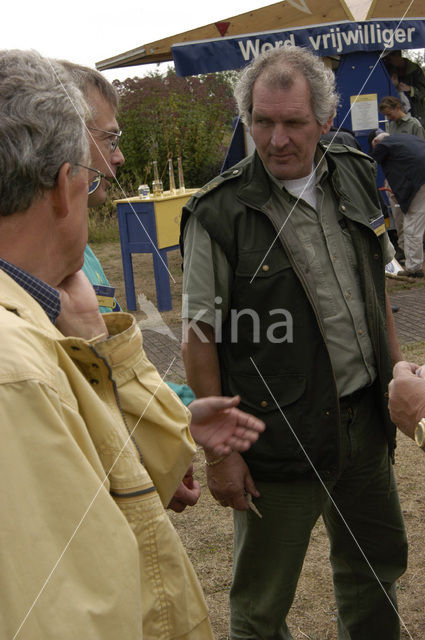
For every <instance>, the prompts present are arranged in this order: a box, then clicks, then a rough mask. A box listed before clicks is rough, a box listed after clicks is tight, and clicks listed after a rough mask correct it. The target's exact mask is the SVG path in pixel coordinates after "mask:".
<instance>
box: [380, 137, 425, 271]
mask: <svg viewBox="0 0 425 640" xmlns="http://www.w3.org/2000/svg"><path fill="white" fill-rule="evenodd" d="M372 157H373V158H374V159H375V160H376V161H377V162H379V163H380V165H381V166H382V170H383V172H384V174H385V177H386V179H387V180H388V183H389V185H390V187H391V190H392V192H393V194H394V196H395V198H396V199H397V202H398V204H399V205H400V208H401V210H402V212H403V214H404V219H403V231H404V247H403V249H404V253H405V256H406V268H405V270H404V271H400V272H399V274H398V275H403V276H409V277H413V278H423V277H424V272H423V270H422V264H423V259H424V253H423V236H424V231H425V140H421V139H419V138H418V137H417V136H412V135H409V134H407V133H403V134H400V135H395V136H390V135H389V134H388V133H379V135H376V136H375V137H374V138H373V140H372Z"/></svg>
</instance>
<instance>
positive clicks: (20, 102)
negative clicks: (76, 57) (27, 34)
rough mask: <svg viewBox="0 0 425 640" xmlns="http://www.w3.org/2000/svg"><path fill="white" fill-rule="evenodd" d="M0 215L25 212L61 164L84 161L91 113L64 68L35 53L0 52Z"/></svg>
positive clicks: (52, 182)
mask: <svg viewBox="0 0 425 640" xmlns="http://www.w3.org/2000/svg"><path fill="white" fill-rule="evenodd" d="M0 113H1V118H0V215H1V216H8V215H11V214H13V213H16V212H21V211H26V210H27V209H28V208H29V207H30V206H31V204H32V203H33V201H34V200H35V199H36V198H37V197H39V196H40V195H41V194H42V193H43V192H45V191H47V190H49V189H52V188H53V187H54V185H55V182H56V179H57V175H58V172H59V170H60V168H61V166H62V165H63V164H64V162H69V163H70V164H71V165H73V173H77V172H78V171H80V168H79V167H76V166H75V165H76V164H77V163H79V162H81V163H84V162H87V158H88V157H89V145H88V139H87V135H86V130H85V123H86V120H87V118H88V115H89V111H88V107H87V105H86V102H85V100H84V98H83V96H82V94H81V92H80V91H79V89H78V88H77V87H76V86H75V85H74V83H73V82H71V81H70V79H69V77H68V76H67V75H66V73H65V72H64V70H63V68H62V67H61V66H60V65H58V64H57V63H55V62H54V61H51V60H49V59H47V58H44V57H43V56H41V55H40V54H39V53H37V52H36V51H19V50H8V51H7V50H3V51H0Z"/></svg>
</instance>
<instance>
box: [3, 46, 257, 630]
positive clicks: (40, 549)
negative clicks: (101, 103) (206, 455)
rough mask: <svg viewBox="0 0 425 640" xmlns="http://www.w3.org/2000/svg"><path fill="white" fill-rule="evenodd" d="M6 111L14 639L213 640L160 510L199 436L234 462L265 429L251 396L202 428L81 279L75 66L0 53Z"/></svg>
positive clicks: (200, 413) (6, 433)
mask: <svg viewBox="0 0 425 640" xmlns="http://www.w3.org/2000/svg"><path fill="white" fill-rule="evenodd" d="M0 111H1V114H2V116H1V119H0V334H1V338H2V342H1V344H2V346H1V359H0V433H1V436H2V446H1V447H0V474H1V485H2V490H1V492H0V509H1V513H2V519H1V525H0V548H1V550H2V552H1V554H0V599H1V603H2V606H1V609H2V612H1V616H0V637H1V638H14V639H15V638H16V639H19V640H35V639H41V638H42V639H43V640H58V639H60V640H71V639H72V640H74V639H75V638H84V640H98V639H100V638H101V639H102V640H116V639H117V638H119V639H120V640H142V639H143V638H144V639H145V640H146V639H148V640H166V639H176V640H177V639H179V640H182V639H187V640H189V639H190V640H204V639H210V638H212V634H211V630H210V626H209V622H208V615H207V610H206V605H205V601H204V598H203V595H202V591H201V589H200V586H199V583H198V581H197V579H196V576H195V574H194V571H193V568H192V566H191V564H190V561H189V560H188V558H187V556H186V554H185V552H184V549H183V547H182V544H181V542H180V540H179V538H178V536H177V534H176V532H175V531H174V529H173V527H172V525H171V523H170V521H169V519H168V517H167V515H166V513H165V510H164V505H167V504H168V502H169V500H170V498H171V496H172V495H173V493H174V491H175V489H176V487H177V485H178V484H179V482H180V481H181V478H182V476H183V474H184V472H185V471H186V469H187V468H188V466H189V464H190V461H191V458H192V455H193V452H194V441H193V439H192V436H191V431H190V430H192V433H193V435H194V437H195V438H196V439H197V440H198V441H199V442H200V444H202V445H203V446H204V447H205V448H206V450H207V451H210V452H213V453H214V454H215V455H223V454H226V453H228V452H230V451H231V450H232V449H241V450H243V449H246V448H247V447H249V446H250V443H251V442H252V441H254V440H255V439H256V437H257V436H258V431H260V430H262V428H263V425H262V424H261V423H260V422H258V421H256V420H255V419H253V418H251V417H249V416H247V415H246V414H243V413H242V412H240V411H238V410H237V409H235V404H237V398H236V399H219V398H210V399H209V400H207V402H206V403H203V404H202V402H201V401H195V402H194V403H193V405H192V421H191V416H190V412H189V411H188V410H187V409H186V408H185V407H184V406H183V405H182V404H181V402H180V401H179V399H178V398H177V396H176V395H175V394H174V393H173V392H172V391H171V390H170V389H169V388H168V387H166V386H165V385H164V384H163V383H162V381H161V379H160V377H159V376H158V374H157V372H156V370H155V368H154V367H153V365H152V364H151V363H150V362H149V361H148V360H147V358H146V356H145V354H144V351H143V347H142V336H141V333H140V331H139V330H138V329H137V327H136V325H135V321H134V319H133V317H132V316H131V315H129V314H126V313H111V314H105V315H104V316H102V315H101V314H100V312H99V309H98V305H97V300H96V296H95V293H94V291H93V288H92V287H91V285H90V284H89V282H88V280H87V279H86V277H85V276H84V275H83V274H82V272H81V271H80V269H81V266H82V264H83V254H84V247H85V245H86V242H87V190H88V189H87V187H88V183H90V182H91V181H92V177H89V174H93V170H92V169H91V168H90V158H89V146H88V140H87V135H86V125H85V123H86V121H87V118H88V117H89V111H88V108H87V105H86V103H85V101H84V99H83V96H82V94H81V93H80V91H79V90H78V89H77V88H76V87H75V85H74V84H73V83H72V82H70V81H69V77H68V75H67V74H66V73H65V72H64V70H63V68H62V67H61V65H59V64H56V63H55V62H52V61H49V60H47V59H45V58H42V57H41V56H39V55H38V54H36V53H35V52H20V51H2V52H0ZM94 173H96V171H94Z"/></svg>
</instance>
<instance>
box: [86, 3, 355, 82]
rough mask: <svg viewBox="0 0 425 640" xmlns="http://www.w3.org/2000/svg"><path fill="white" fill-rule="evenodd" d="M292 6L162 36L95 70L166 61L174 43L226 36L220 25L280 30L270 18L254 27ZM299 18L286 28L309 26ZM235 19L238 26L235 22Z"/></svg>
mask: <svg viewBox="0 0 425 640" xmlns="http://www.w3.org/2000/svg"><path fill="white" fill-rule="evenodd" d="M301 3H302V0H301ZM338 4H339V6H340V9H341V10H342V13H343V14H345V17H346V19H347V20H352V21H353V20H354V17H353V14H352V13H351V11H350V9H349V7H348V5H347V4H346V2H345V0H339V3H338ZM289 6H291V5H289ZM289 6H288V4H287V3H286V2H276V3H273V4H270V5H267V6H266V7H260V8H259V9H252V10H251V11H246V12H244V13H240V14H238V15H236V16H232V17H230V18H226V19H225V20H218V21H217V22H212V23H210V24H207V25H203V26H201V27H196V28H194V29H190V30H189V31H184V32H182V33H178V34H175V35H173V36H168V37H166V38H161V39H160V40H155V41H154V42H150V43H148V44H145V45H142V46H140V47H137V48H136V49H130V50H129V51H125V52H124V53H120V54H118V55H116V56H112V57H111V58H106V59H105V60H100V61H99V62H96V69H98V70H99V71H104V70H106V69H115V68H118V67H129V66H132V65H135V64H151V63H155V62H166V61H167V60H170V61H171V60H172V59H173V56H172V53H171V47H172V45H174V44H181V43H185V42H192V41H198V40H213V39H217V38H220V35H226V32H225V33H223V34H220V30H219V29H220V27H219V25H226V24H227V25H228V26H236V27H237V24H238V23H239V24H242V25H243V24H246V23H248V24H250V26H249V27H248V28H247V27H242V29H243V31H239V32H238V33H229V36H234V37H238V36H242V35H245V34H249V33H262V32H265V31H268V30H270V31H272V30H273V29H275V30H276V31H277V30H278V29H277V28H276V21H271V22H270V26H269V27H266V28H261V29H260V30H258V28H256V27H255V24H256V23H258V19H259V16H261V17H262V18H263V20H264V16H267V15H268V14H270V13H271V12H272V11H274V10H281V9H282V8H286V7H288V8H289ZM335 9H336V7H335V4H333V5H332V10H333V11H335ZM299 18H300V19H299V25H296V24H294V23H293V22H291V24H288V27H287V28H291V27H292V28H296V27H297V26H299V27H302V26H307V25H309V23H308V20H309V18H308V12H306V13H304V15H303V12H302V11H300V16H299ZM235 22H236V25H235V24H234V23H235ZM272 22H274V24H272ZM310 24H311V23H310ZM231 30H232V29H231Z"/></svg>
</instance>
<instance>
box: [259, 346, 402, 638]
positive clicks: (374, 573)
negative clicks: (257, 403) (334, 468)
mask: <svg viewBox="0 0 425 640" xmlns="http://www.w3.org/2000/svg"><path fill="white" fill-rule="evenodd" d="M250 360H251V362H252V364H253V366H254V367H255V370H256V371H257V373H258V375H259V376H260V378H261V381H262V382H263V384H264V386H265V387H266V389H267V391H268V392H269V394H270V395H271V397H272V398H273V402H274V403H275V405H276V407H277V409H278V410H279V413H280V414H281V416H282V417H283V419H284V420H285V422H286V424H287V425H288V427H289V429H290V431H291V433H292V435H293V436H294V438H295V440H296V441H297V443H298V445H299V447H300V448H301V450H302V452H303V454H304V455H305V457H306V458H307V461H308V463H309V465H310V467H311V468H312V469H313V471H314V473H315V475H316V476H317V479H318V480H319V482H320V484H321V485H322V487H323V489H324V490H325V492H326V494H327V496H328V498H329V500H330V501H331V502H332V505H333V507H334V509H335V510H336V512H337V513H338V515H339V517H340V518H341V520H342V522H343V523H344V525H345V527H346V528H347V531H348V533H349V534H350V536H351V537H352V539H353V541H354V543H355V545H356V546H357V548H358V549H359V551H360V553H361V555H362V556H363V559H364V560H365V562H366V564H367V565H368V567H369V569H370V570H371V572H372V574H373V576H374V577H375V578H376V581H377V582H378V584H379V586H380V587H381V589H382V591H383V592H384V594H385V597H386V598H387V600H388V602H389V603H390V605H391V607H392V608H393V609H394V611H395V612H396V614H397V616H398V618H399V620H400V623H401V624H402V626H403V627H404V629H405V630H406V633H407V634H408V636H409V638H410V639H411V640H413V636H412V635H411V634H410V632H409V629H408V628H407V627H406V625H405V623H404V620H403V618H402V617H401V616H400V614H399V612H398V610H397V608H396V607H395V605H394V603H393V602H392V600H391V598H390V596H389V595H388V593H387V592H386V591H385V589H384V586H383V584H382V582H381V581H380V579H379V577H378V575H377V573H376V571H375V569H374V568H373V567H372V565H371V563H370V562H369V560H368V558H367V556H366V554H365V552H364V551H363V549H362V547H361V546H360V543H359V542H358V540H357V538H356V536H355V535H354V533H353V532H352V530H351V528H350V525H349V524H348V522H347V521H346V520H345V518H344V516H343V515H342V513H341V511H340V509H339V508H338V505H337V504H336V502H335V500H334V499H333V498H332V496H331V494H330V492H329V490H328V488H327V486H326V484H325V483H324V482H323V480H322V478H321V477H320V474H319V472H318V471H317V469H316V467H315V465H314V462H313V461H312V459H311V458H310V456H309V455H308V453H307V451H306V450H305V448H304V446H303V444H302V442H301V441H300V439H299V438H298V436H297V434H296V433H295V430H294V429H293V428H292V425H291V424H290V422H289V420H288V418H287V417H286V415H285V414H284V413H283V411H282V409H281V407H280V406H279V404H278V402H277V400H276V398H275V397H274V395H273V393H272V390H271V389H270V387H269V385H268V384H267V382H266V380H265V379H264V377H263V375H262V373H261V371H260V370H259V368H258V367H257V365H256V364H255V362H254V359H253V358H252V357H250Z"/></svg>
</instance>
